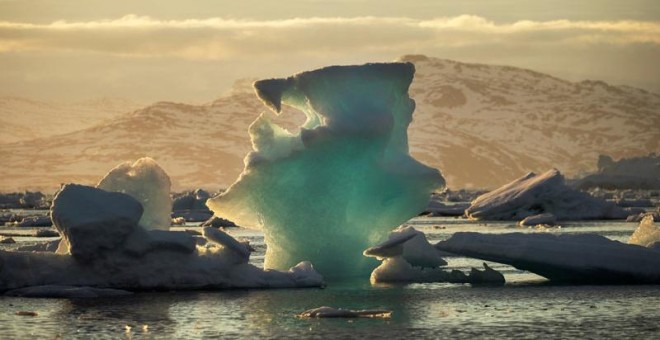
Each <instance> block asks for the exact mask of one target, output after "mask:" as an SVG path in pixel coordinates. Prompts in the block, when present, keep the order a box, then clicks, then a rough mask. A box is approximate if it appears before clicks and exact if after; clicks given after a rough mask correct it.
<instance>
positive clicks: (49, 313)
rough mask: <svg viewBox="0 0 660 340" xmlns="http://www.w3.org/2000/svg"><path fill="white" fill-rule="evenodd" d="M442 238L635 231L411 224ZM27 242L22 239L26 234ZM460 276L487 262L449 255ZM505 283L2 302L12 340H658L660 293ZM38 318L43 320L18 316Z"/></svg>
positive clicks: (359, 284)
mask: <svg viewBox="0 0 660 340" xmlns="http://www.w3.org/2000/svg"><path fill="white" fill-rule="evenodd" d="M410 223H411V224H413V225H415V227H417V228H419V229H420V230H423V231H424V232H425V233H427V235H428V237H429V239H431V240H432V241H437V240H441V239H445V238H447V237H449V236H450V235H451V234H452V233H453V232H455V231H467V230H472V231H479V232H495V233H501V232H514V231H522V232H549V233H579V232H596V233H599V234H602V235H605V236H607V237H610V238H612V239H617V240H621V241H625V240H627V238H628V237H629V235H630V234H631V233H632V231H633V230H634V228H635V227H636V224H634V223H623V222H600V221H594V222H575V223H566V224H565V225H563V226H562V228H551V229H535V228H524V229H523V228H518V227H516V226H515V225H514V224H513V223H488V225H487V226H484V225H480V224H478V223H474V222H467V221H465V220H460V219H452V218H433V219H430V218H418V219H414V220H412V221H411V222H410ZM231 233H232V234H234V235H235V236H236V237H238V238H247V239H250V240H251V242H252V244H253V246H255V248H256V250H257V252H256V254H254V255H253V258H252V261H253V262H254V263H255V264H259V263H262V262H263V253H264V250H265V245H264V244H263V236H262V235H261V234H260V233H259V232H255V231H250V230H234V231H231ZM17 241H19V242H22V241H23V240H21V239H20V238H18V239H17ZM448 262H449V267H450V268H452V269H460V270H469V268H470V267H472V266H480V265H481V262H482V261H478V260H472V259H466V258H461V257H452V258H448ZM490 265H491V266H492V267H494V268H495V269H497V270H500V271H501V272H503V273H504V275H505V277H506V279H507V281H508V283H507V285H505V286H504V287H488V286H471V285H467V284H465V285H457V284H447V283H427V284H410V285H377V286H372V285H371V284H369V282H368V279H366V278H365V279H361V280H356V281H353V282H346V283H342V284H330V285H329V286H328V287H327V288H325V289H282V290H235V291H201V292H159V293H138V294H135V295H133V296H128V297H121V298H116V297H115V298H111V299H27V298H11V297H0V334H1V335H2V336H1V337H2V338H3V339H14V338H16V339H18V338H21V339H22V338H26V337H37V338H56V337H61V338H64V339H69V338H85V339H87V338H90V337H92V338H112V339H117V338H135V339H142V338H146V339H150V338H158V339H161V338H176V339H185V338H207V337H209V338H210V337H221V338H240V339H245V338H256V337H265V338H292V337H293V338H319V339H326V338H329V337H332V338H377V337H383V338H388V339H389V338H391V339H396V338H416V337H417V338H451V339H458V338H475V337H476V338H516V339H527V338H530V339H531V338H534V339H536V338H553V339H568V338H635V339H657V338H660V325H659V324H658V320H660V286H567V285H552V284H549V283H548V282H547V281H546V280H545V279H543V278H541V277H539V276H536V275H533V274H529V273H526V272H523V271H520V270H517V269H515V268H512V267H509V266H505V265H499V264H492V263H491V264H490ZM323 305H327V306H334V307H342V308H351V309H389V310H392V311H393V314H392V318H390V319H300V318H298V317H296V314H298V313H300V312H302V311H304V310H307V309H310V308H316V307H320V306H323ZM17 311H35V312H37V313H38V315H37V316H34V317H32V316H19V315H16V314H15V313H16V312H17Z"/></svg>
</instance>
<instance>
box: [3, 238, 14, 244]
mask: <svg viewBox="0 0 660 340" xmlns="http://www.w3.org/2000/svg"><path fill="white" fill-rule="evenodd" d="M0 243H2V244H12V243H16V241H15V240H14V239H13V238H11V237H2V238H0Z"/></svg>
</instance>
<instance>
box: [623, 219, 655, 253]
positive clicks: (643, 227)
mask: <svg viewBox="0 0 660 340" xmlns="http://www.w3.org/2000/svg"><path fill="white" fill-rule="evenodd" d="M628 243H630V244H637V245H640V246H642V247H648V248H657V249H659V250H660V227H659V226H656V225H655V224H654V223H653V216H651V215H647V216H645V217H644V218H643V219H642V221H641V222H640V223H639V227H637V229H635V232H633V234H632V235H631V236H630V239H629V240H628Z"/></svg>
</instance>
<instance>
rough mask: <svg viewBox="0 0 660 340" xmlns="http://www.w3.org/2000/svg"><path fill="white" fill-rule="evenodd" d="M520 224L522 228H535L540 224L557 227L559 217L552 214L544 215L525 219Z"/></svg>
mask: <svg viewBox="0 0 660 340" xmlns="http://www.w3.org/2000/svg"><path fill="white" fill-rule="evenodd" d="M518 224H520V225H521V226H535V225H539V224H545V225H555V224H557V217H555V215H553V214H551V213H544V214H538V215H532V216H527V217H525V218H524V219H523V220H522V221H520V222H519V223H518Z"/></svg>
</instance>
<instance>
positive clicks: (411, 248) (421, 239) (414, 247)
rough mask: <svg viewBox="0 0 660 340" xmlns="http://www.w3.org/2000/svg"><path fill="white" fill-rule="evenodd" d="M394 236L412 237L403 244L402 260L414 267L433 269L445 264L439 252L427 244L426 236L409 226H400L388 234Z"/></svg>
mask: <svg viewBox="0 0 660 340" xmlns="http://www.w3.org/2000/svg"><path fill="white" fill-rule="evenodd" d="M394 235H414V236H413V237H412V238H411V239H410V240H408V241H406V242H405V243H403V258H404V259H405V260H406V261H407V262H408V263H410V264H411V265H413V266H415V267H424V268H435V267H439V266H444V265H446V264H447V262H446V261H445V260H443V259H442V257H441V256H440V252H439V251H438V250H437V249H436V248H435V247H434V246H433V245H431V244H430V243H429V241H428V240H427V239H426V235H425V234H424V233H423V232H421V231H419V230H416V229H415V228H413V227H411V226H400V227H398V228H396V229H394V230H393V231H392V232H391V233H390V237H393V236H394Z"/></svg>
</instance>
